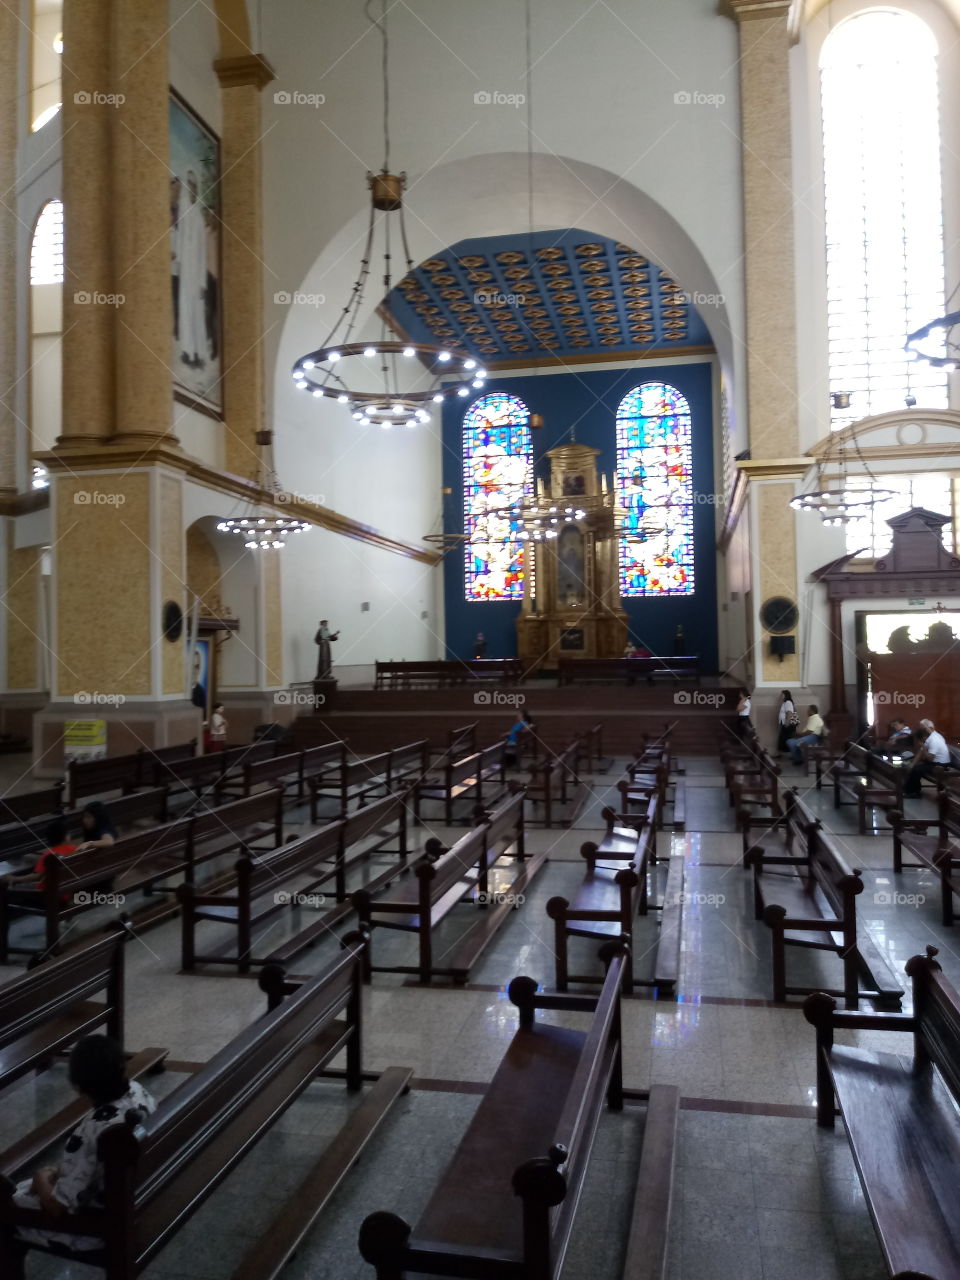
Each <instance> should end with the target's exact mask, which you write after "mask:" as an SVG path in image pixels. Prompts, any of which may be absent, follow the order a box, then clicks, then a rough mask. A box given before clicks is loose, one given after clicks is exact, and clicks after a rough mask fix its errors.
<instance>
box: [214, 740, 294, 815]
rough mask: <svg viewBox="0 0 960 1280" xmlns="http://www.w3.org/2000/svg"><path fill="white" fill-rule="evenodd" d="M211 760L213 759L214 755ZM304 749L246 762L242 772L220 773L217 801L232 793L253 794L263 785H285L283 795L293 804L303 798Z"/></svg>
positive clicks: (232, 794)
mask: <svg viewBox="0 0 960 1280" xmlns="http://www.w3.org/2000/svg"><path fill="white" fill-rule="evenodd" d="M210 759H211V760H212V759H213V755H211V757H210ZM302 770H303V752H302V751H289V752H285V753H284V754H283V755H282V756H268V757H267V759H266V760H254V761H252V762H251V761H246V762H244V763H243V764H242V765H241V766H240V769H239V771H234V772H232V773H230V772H228V773H227V774H226V775H224V774H222V773H221V774H220V775H219V776H218V777H217V779H216V782H215V785H214V791H215V796H216V803H217V804H222V803H223V801H224V800H226V799H228V798H230V797H231V796H249V795H253V793H254V791H256V790H257V789H258V788H260V787H270V788H273V787H277V786H282V787H283V789H284V794H285V795H287V796H288V797H289V798H290V799H291V800H292V801H293V802H294V803H296V802H297V801H298V800H299V799H300V790H301V788H302V786H303V783H302V779H301V774H302Z"/></svg>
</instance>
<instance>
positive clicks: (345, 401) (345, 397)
mask: <svg viewBox="0 0 960 1280" xmlns="http://www.w3.org/2000/svg"><path fill="white" fill-rule="evenodd" d="M337 403H338V404H349V403H350V397H349V396H348V395H345V394H344V392H342V391H341V392H340V394H339V395H338V396H337Z"/></svg>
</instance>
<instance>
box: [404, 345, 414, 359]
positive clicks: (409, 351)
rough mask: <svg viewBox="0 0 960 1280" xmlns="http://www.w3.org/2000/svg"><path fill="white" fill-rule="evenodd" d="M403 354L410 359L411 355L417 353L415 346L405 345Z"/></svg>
mask: <svg viewBox="0 0 960 1280" xmlns="http://www.w3.org/2000/svg"><path fill="white" fill-rule="evenodd" d="M403 354H404V355H405V356H407V358H408V359H409V357H410V356H412V355H416V352H415V351H414V349H413V347H404V348H403Z"/></svg>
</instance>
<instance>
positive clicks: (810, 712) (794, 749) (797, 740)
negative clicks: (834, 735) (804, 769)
mask: <svg viewBox="0 0 960 1280" xmlns="http://www.w3.org/2000/svg"><path fill="white" fill-rule="evenodd" d="M824 728H825V725H824V723H823V717H822V716H821V715H820V712H819V711H818V710H817V706H816V704H815V703H813V702H811V704H810V706H809V707H807V723H806V724H805V725H804V726H803V733H800V734H797V736H796V737H793V738H788V739H787V750H788V751H789V752H790V759H791V760H792V761H793V763H794V764H803V753H802V752H801V750H800V748H801V747H804V746H813V745H814V744H816V743H818V742H819V741H820V739H821V738H822V737H823V733H824Z"/></svg>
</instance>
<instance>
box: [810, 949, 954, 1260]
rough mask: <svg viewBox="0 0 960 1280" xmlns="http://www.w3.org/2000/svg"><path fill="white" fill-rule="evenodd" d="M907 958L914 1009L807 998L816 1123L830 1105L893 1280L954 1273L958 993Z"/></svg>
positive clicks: (930, 956)
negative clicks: (893, 1042)
mask: <svg viewBox="0 0 960 1280" xmlns="http://www.w3.org/2000/svg"><path fill="white" fill-rule="evenodd" d="M936 954H937V949H936V947H927V954H926V956H914V957H913V958H912V959H911V960H908V961H907V965H906V971H907V974H908V976H909V977H910V979H911V982H912V985H913V1013H911V1014H906V1013H901V1014H896V1013H848V1012H845V1011H843V1010H840V1009H838V1008H837V1007H836V1002H835V1001H834V1000H833V999H831V997H830V996H829V995H826V994H822V993H818V994H816V995H811V996H809V997H808V998H807V1000H806V1002H805V1003H804V1006H803V1011H804V1015H805V1016H806V1019H807V1021H808V1022H809V1023H811V1024H812V1025H813V1026H814V1027H816V1031H817V1123H818V1124H820V1125H822V1126H823V1127H824V1128H832V1127H833V1125H834V1123H835V1115H836V1111H835V1108H836V1107H839V1114H840V1115H841V1116H842V1118H843V1121H844V1125H845V1127H846V1131H847V1139H848V1141H849V1143H850V1148H851V1151H852V1152H853V1159H854V1164H855V1165H856V1168H857V1173H858V1175H859V1178H860V1185H861V1186H862V1187H863V1194H864V1196H865V1198H866V1201H867V1206H868V1208H869V1210H870V1217H871V1218H872V1220H873V1225H874V1227H875V1229H876V1232H877V1239H878V1242H879V1244H880V1248H881V1251H882V1253H883V1257H884V1261H885V1263H886V1267H887V1271H888V1272H889V1274H890V1275H891V1276H893V1277H895V1278H897V1280H954V1277H956V1276H960V1214H958V1212H957V1206H958V1196H957V1188H958V1170H960V995H958V994H957V991H956V990H955V988H954V987H952V986H951V985H950V983H949V982H947V980H946V979H945V978H944V976H943V974H942V973H941V971H940V966H939V964H937V962H936V960H935V959H934V957H935V956H936ZM838 1031H839V1032H861V1031H889V1032H893V1031H896V1032H900V1033H905V1034H907V1035H909V1036H911V1037H912V1043H911V1042H910V1041H908V1042H907V1044H906V1045H905V1046H904V1047H905V1049H906V1052H905V1053H904V1054H896V1053H889V1052H881V1051H879V1050H876V1049H865V1048H859V1047H857V1048H855V1047H853V1046H850V1045H845V1044H836V1043H835V1035H836V1033H837V1032H838Z"/></svg>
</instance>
